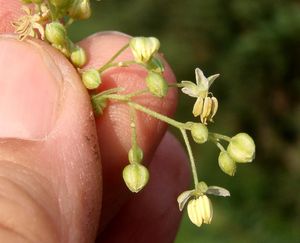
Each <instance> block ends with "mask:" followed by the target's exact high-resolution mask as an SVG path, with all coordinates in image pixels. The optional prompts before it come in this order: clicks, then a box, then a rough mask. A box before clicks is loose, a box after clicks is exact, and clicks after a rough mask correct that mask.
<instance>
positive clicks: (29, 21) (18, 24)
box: [12, 4, 50, 40]
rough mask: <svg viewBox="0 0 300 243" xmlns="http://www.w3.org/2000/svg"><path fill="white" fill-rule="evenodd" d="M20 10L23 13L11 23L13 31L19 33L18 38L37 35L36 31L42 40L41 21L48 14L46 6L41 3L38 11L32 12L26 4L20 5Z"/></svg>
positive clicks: (42, 28) (42, 29)
mask: <svg viewBox="0 0 300 243" xmlns="http://www.w3.org/2000/svg"><path fill="white" fill-rule="evenodd" d="M22 10H23V11H24V13H25V15H23V16H22V17H20V18H19V19H18V20H17V21H15V22H13V23H12V24H13V26H14V27H15V33H17V34H18V35H19V39H20V40H24V39H25V38H26V37H28V36H31V37H37V32H38V33H39V34H40V36H41V39H42V40H43V39H44V36H45V31H44V26H43V22H44V20H46V19H47V18H48V17H49V14H50V11H49V9H48V7H47V6H46V5H45V4H42V5H41V7H40V10H39V12H38V13H34V12H33V11H32V10H31V9H30V8H29V7H27V6H22ZM36 31H37V32H36Z"/></svg>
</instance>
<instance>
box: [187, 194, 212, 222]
mask: <svg viewBox="0 0 300 243" xmlns="http://www.w3.org/2000/svg"><path fill="white" fill-rule="evenodd" d="M187 211H188V216H189V218H190V220H191V221H192V223H193V224H195V225H197V226H198V227H200V226H201V225H202V223H205V224H210V222H211V220H212V216H213V208H212V204H211V201H210V200H209V198H208V197H207V196H206V195H203V196H199V197H198V198H196V199H192V200H190V201H189V203H188V206H187Z"/></svg>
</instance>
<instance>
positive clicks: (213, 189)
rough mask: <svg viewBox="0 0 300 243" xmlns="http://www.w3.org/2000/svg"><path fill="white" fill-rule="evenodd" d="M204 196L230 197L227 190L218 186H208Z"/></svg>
mask: <svg viewBox="0 0 300 243" xmlns="http://www.w3.org/2000/svg"><path fill="white" fill-rule="evenodd" d="M206 194H210V195H215V196H222V197H229V196H230V192H229V191H228V190H227V189H225V188H223V187H219V186H209V187H208V189H207V191H206Z"/></svg>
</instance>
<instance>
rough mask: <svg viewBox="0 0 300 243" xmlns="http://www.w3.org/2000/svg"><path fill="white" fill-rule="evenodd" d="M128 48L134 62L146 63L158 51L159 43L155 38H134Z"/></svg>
mask: <svg viewBox="0 0 300 243" xmlns="http://www.w3.org/2000/svg"><path fill="white" fill-rule="evenodd" d="M129 46H130V48H131V51H132V54H133V56H134V59H135V61H136V62H139V63H147V62H148V61H149V60H150V59H151V58H152V56H153V55H154V54H155V53H156V52H157V51H158V49H159V47H160V43H159V40H158V39H157V38H155V37H134V38H132V39H131V40H130V42H129Z"/></svg>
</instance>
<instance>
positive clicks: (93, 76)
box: [81, 69, 101, 89]
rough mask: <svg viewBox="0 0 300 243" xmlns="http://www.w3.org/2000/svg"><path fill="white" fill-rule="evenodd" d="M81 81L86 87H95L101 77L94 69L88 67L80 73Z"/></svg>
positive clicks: (99, 82)
mask: <svg viewBox="0 0 300 243" xmlns="http://www.w3.org/2000/svg"><path fill="white" fill-rule="evenodd" d="M81 78H82V82H83V84H84V86H85V87H86V88H87V89H97V88H98V87H99V85H100V84H101V77H100V74H99V72H98V70H96V69H89V70H87V71H84V72H83V73H82V76H81Z"/></svg>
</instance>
